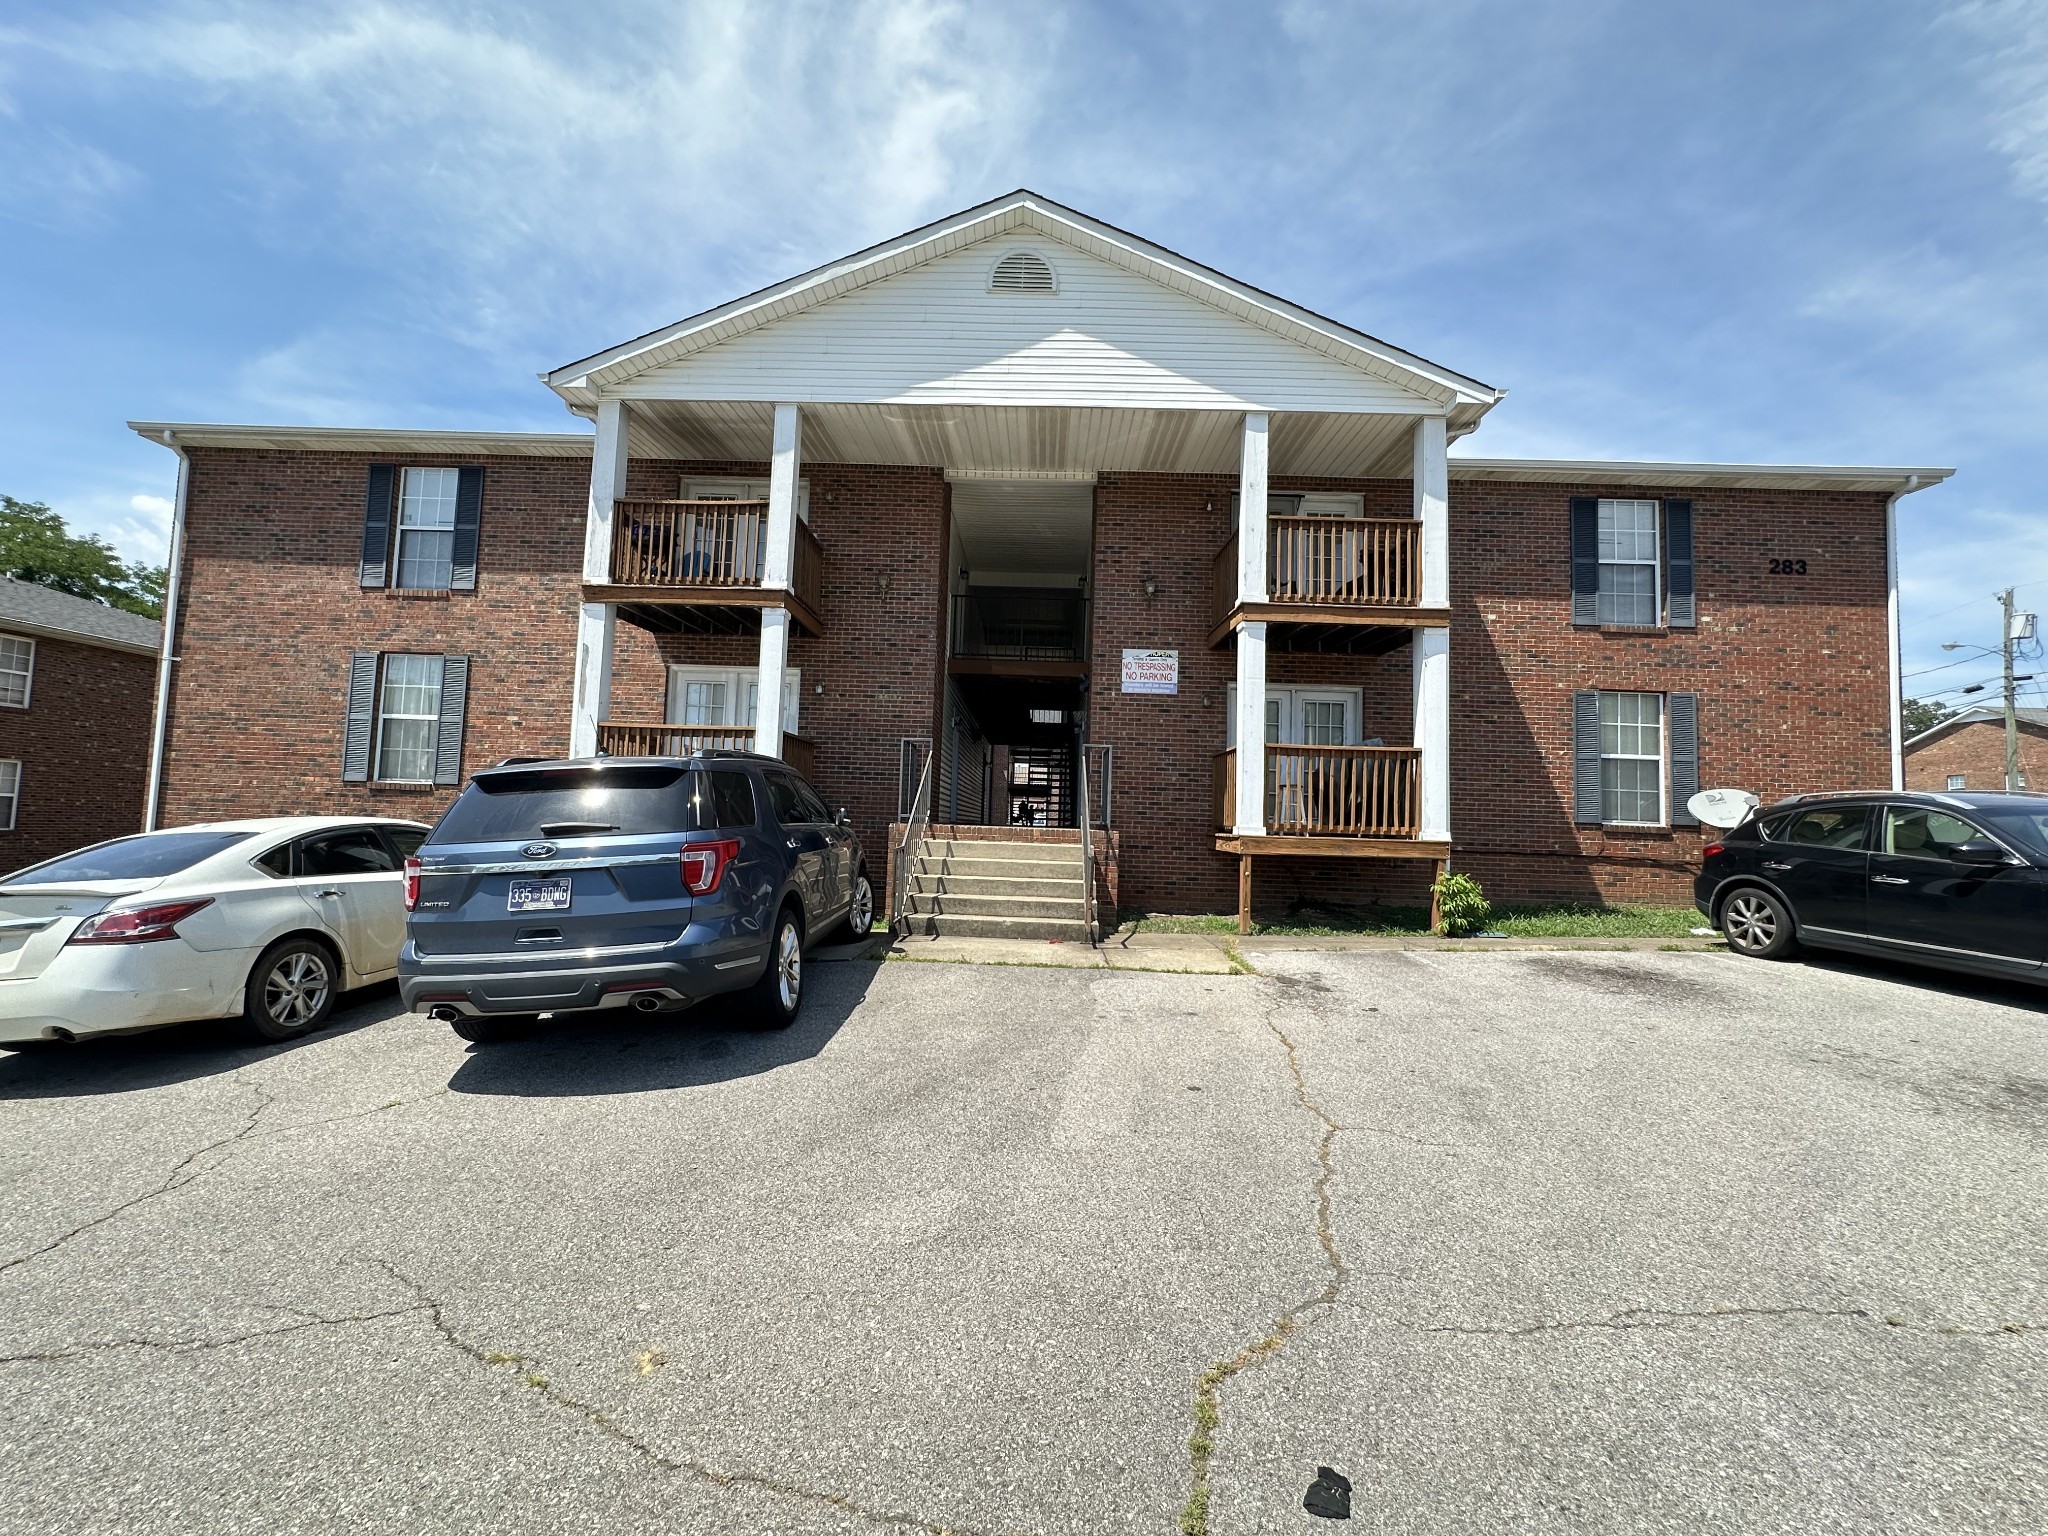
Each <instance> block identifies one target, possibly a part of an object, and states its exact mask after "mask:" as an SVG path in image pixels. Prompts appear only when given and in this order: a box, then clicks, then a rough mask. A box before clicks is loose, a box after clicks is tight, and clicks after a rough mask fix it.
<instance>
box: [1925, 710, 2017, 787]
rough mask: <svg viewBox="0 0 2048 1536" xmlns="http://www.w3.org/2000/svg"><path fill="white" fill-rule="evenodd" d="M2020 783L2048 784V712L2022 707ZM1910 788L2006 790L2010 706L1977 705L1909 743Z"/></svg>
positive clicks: (1950, 717)
mask: <svg viewBox="0 0 2048 1536" xmlns="http://www.w3.org/2000/svg"><path fill="white" fill-rule="evenodd" d="M2013 713H2014V715H2015V716H2016V717H2017V722H2016V723H2017V724H2018V726H2019V738H2020V781H2019V783H2018V784H2016V785H2015V786H2014V788H2016V789H2028V788H2033V789H2039V788H2040V786H2042V785H2048V709H2016V710H2014V711H2013ZM1905 758H1906V788H1908V789H1932V790H1952V789H1991V790H1999V789H2004V788H2005V706H2004V705H2003V704H1975V705H1972V706H1971V707H1970V708H1968V709H1964V710H1958V711H1957V712H1956V713H1955V714H1953V715H1951V716H1949V717H1948V719H1946V720H1944V721H1942V722H1941V724H1939V725H1937V726H1935V727H1933V728H1932V729H1931V730H1925V731H1922V732H1921V733H1920V734H1919V735H1918V736H1915V737H1912V738H1911V739H1910V740H1908V741H1907V742H1906V747H1905Z"/></svg>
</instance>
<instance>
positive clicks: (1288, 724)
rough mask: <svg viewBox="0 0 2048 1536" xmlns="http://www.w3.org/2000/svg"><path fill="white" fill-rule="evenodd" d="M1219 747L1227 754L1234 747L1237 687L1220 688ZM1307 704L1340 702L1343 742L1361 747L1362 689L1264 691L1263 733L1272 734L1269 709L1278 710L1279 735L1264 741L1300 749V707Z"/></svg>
mask: <svg viewBox="0 0 2048 1536" xmlns="http://www.w3.org/2000/svg"><path fill="white" fill-rule="evenodd" d="M1223 701H1224V703H1223V745H1224V746H1225V747H1226V748H1228V749H1231V750H1235V749H1236V747H1237V684H1235V683H1225V684H1224V685H1223ZM1310 701H1314V702H1316V703H1321V704H1329V703H1338V702H1341V703H1342V704H1343V706H1344V742H1343V744H1344V745H1345V746H1347V747H1355V746H1359V745H1361V743H1360V741H1359V731H1360V729H1361V727H1360V721H1361V720H1362V719H1363V717H1364V714H1365V690H1364V689H1363V688H1268V689H1267V690H1266V718H1267V722H1268V723H1267V727H1266V728H1267V729H1268V730H1269V731H1270V730H1272V729H1273V728H1274V727H1273V724H1272V719H1273V706H1274V705H1275V704H1278V705H1279V706H1280V719H1279V733H1280V734H1279V735H1278V736H1273V737H1269V738H1268V740H1270V741H1274V742H1282V743H1286V744H1288V745H1291V746H1301V745H1304V744H1305V743H1303V742H1302V740H1301V706H1302V705H1303V704H1305V703H1308V702H1310Z"/></svg>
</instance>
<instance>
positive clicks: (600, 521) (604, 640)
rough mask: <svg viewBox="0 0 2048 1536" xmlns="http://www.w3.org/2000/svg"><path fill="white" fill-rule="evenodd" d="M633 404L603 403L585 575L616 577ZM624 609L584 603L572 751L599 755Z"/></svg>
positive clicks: (586, 523)
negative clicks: (615, 548)
mask: <svg viewBox="0 0 2048 1536" xmlns="http://www.w3.org/2000/svg"><path fill="white" fill-rule="evenodd" d="M628 425H629V421H628V417H627V406H626V403H625V402H624V401H622V400H599V401H598V402H597V441H596V442H595V443H594V444H593V445H592V448H591V454H590V503H589V506H588V508H587V510H586V511H585V513H584V518H583V579H584V580H585V581H587V582H595V583H600V584H601V583H604V582H608V581H610V580H611V579H612V512H613V506H612V504H613V502H615V501H616V500H617V499H618V497H619V494H620V493H621V492H622V491H624V490H625V488H626V455H627V446H626V431H627V427H628ZM617 634H618V614H617V611H616V610H615V609H614V608H613V606H612V605H611V604H610V603H584V604H582V605H581V606H580V607H579V609H578V610H577V615H576V676H575V681H574V685H573V698H572V700H571V704H570V710H569V755H570V756H571V757H594V756H596V755H597V723H598V722H599V721H600V720H602V719H603V718H604V717H605V716H606V715H608V714H610V713H611V707H612V648H613V642H614V640H615V639H616V638H617Z"/></svg>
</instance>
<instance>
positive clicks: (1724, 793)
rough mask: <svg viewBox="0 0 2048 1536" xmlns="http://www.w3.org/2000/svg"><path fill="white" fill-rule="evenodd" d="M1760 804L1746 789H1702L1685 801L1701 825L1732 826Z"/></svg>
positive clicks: (1738, 823) (1737, 823)
mask: <svg viewBox="0 0 2048 1536" xmlns="http://www.w3.org/2000/svg"><path fill="white" fill-rule="evenodd" d="M1762 804H1763V801H1761V800H1759V799H1758V798H1757V797H1756V796H1755V795H1752V794H1751V793H1750V792H1749V791H1748V790H1746V789H1703V790H1701V791H1700V792H1699V793H1698V794H1696V795H1694V796H1693V797H1692V798H1691V799H1690V800H1688V801H1686V802H1685V808H1686V809H1687V810H1688V811H1690V812H1692V814H1693V815H1694V816H1695V817H1697V818H1698V819H1699V821H1700V823H1701V824H1702V825H1703V826H1709V827H1733V826H1739V825H1740V824H1741V822H1742V819H1743V818H1744V817H1745V816H1747V815H1748V814H1749V813H1750V812H1751V811H1753V810H1755V809H1756V808H1757V807H1758V806H1760V805H1762Z"/></svg>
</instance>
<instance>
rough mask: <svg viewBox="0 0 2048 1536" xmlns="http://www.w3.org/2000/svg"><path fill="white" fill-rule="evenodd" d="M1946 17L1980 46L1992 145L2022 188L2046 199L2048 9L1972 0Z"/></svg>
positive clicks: (2029, 0) (2010, 0)
mask: <svg viewBox="0 0 2048 1536" xmlns="http://www.w3.org/2000/svg"><path fill="white" fill-rule="evenodd" d="M1948 20H1949V21H1951V22H1952V23H1954V24H1956V25H1959V26H1961V27H1963V28H1964V29H1965V30H1967V31H1968V32H1970V33H1971V34H1973V35H1975V36H1976V37H1977V38H1978V39H1980V40H1981V41H1982V43H1983V45H1984V52H1983V55H1982V58H1981V61H1980V68H1981V76H1982V85H1983V88H1984V91H1985V94H1986V98H1987V106H1988V109H1989V123H1990V129H1991V146H1992V148H1994V149H1996V150H1997V151H1998V152H1999V153H2000V154H2002V155H2004V156H2005V157H2006V158H2007V159H2008V160H2009V161H2011V163H2012V171H2013V179H2014V181H2015V182H2016V183H2017V184H2018V185H2019V187H2020V189H2021V190H2022V191H2023V192H2025V193H2027V194H2028V195H2029V196H2032V197H2037V198H2040V199H2042V200H2043V201H2048V10H2044V9H2043V8H2042V7H2041V5H2040V4H2039V3H2038V0H1976V3H1973V4H1969V5H1962V6H1958V7H1956V8H1955V9H1954V10H1953V11H1951V12H1950V13H1949V15H1948Z"/></svg>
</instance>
